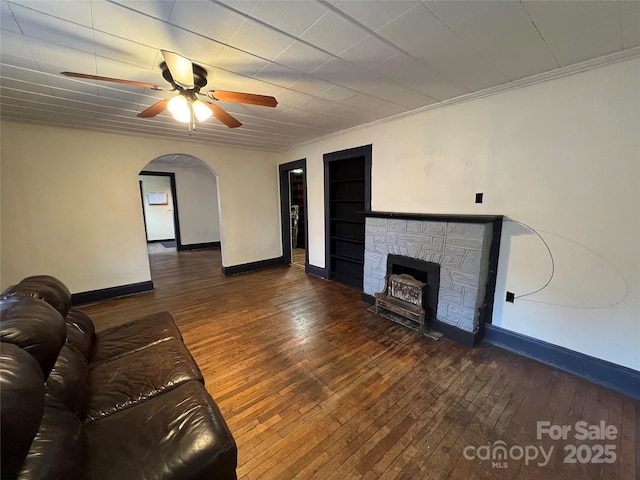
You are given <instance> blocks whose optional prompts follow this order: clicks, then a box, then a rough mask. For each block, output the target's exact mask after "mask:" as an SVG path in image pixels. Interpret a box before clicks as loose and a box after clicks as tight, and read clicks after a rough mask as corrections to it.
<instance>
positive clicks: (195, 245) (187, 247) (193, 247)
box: [182, 242, 220, 251]
mask: <svg viewBox="0 0 640 480" xmlns="http://www.w3.org/2000/svg"><path fill="white" fill-rule="evenodd" d="M212 248H220V242H206V243H190V244H188V245H182V251H187V250H207V249H212Z"/></svg>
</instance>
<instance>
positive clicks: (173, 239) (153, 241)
mask: <svg viewBox="0 0 640 480" xmlns="http://www.w3.org/2000/svg"><path fill="white" fill-rule="evenodd" d="M175 241H176V239H175V238H165V239H160V240H147V243H162V242H175Z"/></svg>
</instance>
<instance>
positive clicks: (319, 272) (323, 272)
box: [304, 262, 329, 280]
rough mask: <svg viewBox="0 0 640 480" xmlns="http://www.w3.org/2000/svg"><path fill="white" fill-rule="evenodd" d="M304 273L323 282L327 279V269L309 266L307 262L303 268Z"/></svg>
mask: <svg viewBox="0 0 640 480" xmlns="http://www.w3.org/2000/svg"><path fill="white" fill-rule="evenodd" d="M304 271H305V273H308V274H309V275H315V276H316V277H320V278H324V279H325V280H326V279H328V278H329V272H328V271H327V268H322V267H316V266H315V265H309V263H308V262H307V264H306V265H305V266H304Z"/></svg>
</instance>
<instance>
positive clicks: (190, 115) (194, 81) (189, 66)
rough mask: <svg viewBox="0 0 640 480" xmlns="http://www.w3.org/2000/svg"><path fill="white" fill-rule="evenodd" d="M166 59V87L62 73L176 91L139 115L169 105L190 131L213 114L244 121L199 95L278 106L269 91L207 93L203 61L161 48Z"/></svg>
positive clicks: (225, 120)
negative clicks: (200, 63) (172, 95)
mask: <svg viewBox="0 0 640 480" xmlns="http://www.w3.org/2000/svg"><path fill="white" fill-rule="evenodd" d="M160 51H161V53H162V56H163V58H164V62H162V63H161V64H160V68H161V69H162V76H163V77H164V79H165V80H166V81H167V82H169V83H170V84H171V88H163V87H159V86H157V85H153V84H151V83H143V82H136V81H134V80H123V79H120V78H111V77H101V76H99V75H89V74H85V73H75V72H61V73H62V75H66V76H68V77H76V78H86V79H90V80H99V81H103V82H114V83H124V84H126V85H134V86H136V87H144V88H149V89H151V90H164V91H169V92H173V91H177V92H178V94H177V95H176V96H175V97H173V98H171V99H167V100H160V101H159V102H156V103H154V104H153V105H151V106H150V107H149V108H147V109H145V110H143V111H142V112H140V113H138V117H141V118H150V117H155V116H156V115H158V114H160V113H162V112H163V111H164V110H165V109H169V111H170V112H171V114H172V115H173V117H174V118H175V119H176V120H178V121H179V122H183V123H188V124H189V133H191V131H192V130H195V126H196V123H195V122H196V120H198V121H200V122H202V121H204V120H206V119H208V118H209V117H210V116H211V115H213V116H215V117H216V118H217V119H218V120H220V121H221V122H222V123H224V124H225V125H226V126H227V127H229V128H236V127H239V126H240V125H242V123H240V122H239V121H238V120H237V119H235V118H234V117H233V116H231V115H230V114H229V113H227V112H226V111H224V110H223V109H222V108H220V107H219V106H217V105H216V104H214V103H210V102H208V101H204V102H203V101H202V100H200V99H199V98H198V96H202V97H207V99H211V100H215V101H221V102H235V103H246V104H249V105H260V106H263V107H275V106H276V105H277V104H278V102H277V101H276V99H275V98H274V97H270V96H266V95H256V94H253V93H243V92H229V91H224V90H210V91H208V92H207V93H206V94H205V93H201V92H200V89H202V88H203V87H204V86H205V85H206V84H207V71H206V70H205V69H204V68H202V67H201V66H200V65H196V64H195V63H192V62H191V60H188V59H186V58H184V57H182V56H180V55H178V54H177V53H174V52H169V51H167V50H160Z"/></svg>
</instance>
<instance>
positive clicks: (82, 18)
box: [0, 0, 640, 151]
mask: <svg viewBox="0 0 640 480" xmlns="http://www.w3.org/2000/svg"><path fill="white" fill-rule="evenodd" d="M0 6H1V10H0V20H1V36H0V55H1V57H0V59H1V61H0V80H1V83H0V85H1V92H0V93H1V99H0V100H1V103H0V106H1V108H2V110H1V114H2V117H3V118H4V119H11V120H16V121H25V122H37V123H45V124H53V125H61V126H70V127H75V128H83V129H91V130H100V131H108V132H129V133H132V134H136V135H157V136H162V137H164V138H176V139H188V138H189V136H188V134H187V127H186V126H185V125H184V124H179V123H177V122H176V121H175V120H173V119H172V118H171V117H170V115H169V114H168V113H167V112H165V113H163V114H161V115H159V116H157V117H155V118H152V119H142V118H138V117H136V114H137V113H138V112H141V111H142V110H144V109H145V108H147V107H148V106H150V105H152V104H153V103H155V102H157V101H159V100H161V99H163V98H170V97H171V96H173V95H174V94H175V93H169V92H163V91H154V90H148V89H144V88H140V87H133V86H129V85H120V84H115V83H105V82H96V81H90V80H79V79H74V78H69V77H64V76H61V75H60V72H61V71H74V72H81V73H87V74H94V75H102V76H108V77H117V78H124V79H129V80H137V81H140V82H146V83H152V84H156V85H161V86H168V84H167V83H166V82H165V81H164V80H163V78H162V75H161V71H160V68H159V64H160V62H161V61H162V56H161V55H160V52H159V50H160V49H165V50H170V51H175V52H177V53H179V54H181V55H183V56H185V57H187V58H189V59H191V60H192V61H194V62H195V63H198V64H199V65H201V66H203V67H204V68H205V69H206V70H207V71H208V81H209V83H208V85H207V87H205V88H204V89H203V91H208V90H209V89H218V90H233V91H245V92H250V93H258V94H264V95H273V96H275V97H276V98H277V100H278V102H279V104H278V106H277V107H276V108H275V109H272V108H266V107H258V106H251V105H242V104H233V103H223V102H221V103H219V104H218V105H219V106H221V107H223V108H224V109H225V110H227V111H228V112H229V113H231V114H232V115H234V116H235V117H236V118H238V119H239V120H240V121H241V122H242V123H243V126H242V127H240V128H236V129H229V128H227V127H226V126H224V125H222V124H221V123H219V122H218V121H217V120H215V119H213V118H212V119H210V120H207V121H206V122H205V123H201V124H198V128H197V130H196V132H194V133H193V134H192V136H191V139H192V140H193V141H199V142H207V143H212V144H224V145H231V146H240V147H245V148H247V147H248V148H255V149H260V150H273V151H277V150H281V149H284V148H287V147H289V146H291V145H294V144H297V143H300V142H304V141H308V140H311V139H314V138H319V137H323V136H325V135H328V134H330V133H332V132H336V131H340V130H344V129H347V128H351V127H355V126H357V125H362V124H365V123H368V122H372V121H375V120H379V119H382V118H386V117H390V116H393V115H397V114H402V113H405V112H408V111H411V110H414V109H417V108H420V107H425V106H427V105H433V104H437V103H439V102H442V101H445V100H450V99H452V98H456V97H460V96H464V95H468V94H470V93H472V92H478V91H483V90H486V89H489V88H493V87H496V86H498V85H508V84H509V83H510V82H514V81H517V80H521V79H523V78H526V77H530V76H532V75H537V74H540V73H543V72H549V71H552V70H555V69H559V68H561V67H566V66H569V65H574V64H576V63H580V62H584V61H588V60H592V59H595V58H599V57H602V56H604V55H609V54H616V53H619V52H625V51H626V52H627V53H628V52H631V53H633V54H636V53H637V51H638V45H640V2H638V1H632V2H627V1H615V0H611V1H423V2H419V1H411V0H406V1H404V0H393V1H391V0H388V1H381V0H378V1H354V0H348V1H345V0H343V1H335V0H329V1H325V0H318V1H306V0H304V1H303V0H297V1H275V0H243V1H237V0H236V1H185V0H177V1H174V0H164V1H142V0H136V1H119V0H118V1H102V0H79V1H69V0H67V1H56V0H42V1H32V0H15V1H14V0H0Z"/></svg>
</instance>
